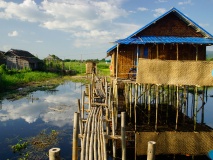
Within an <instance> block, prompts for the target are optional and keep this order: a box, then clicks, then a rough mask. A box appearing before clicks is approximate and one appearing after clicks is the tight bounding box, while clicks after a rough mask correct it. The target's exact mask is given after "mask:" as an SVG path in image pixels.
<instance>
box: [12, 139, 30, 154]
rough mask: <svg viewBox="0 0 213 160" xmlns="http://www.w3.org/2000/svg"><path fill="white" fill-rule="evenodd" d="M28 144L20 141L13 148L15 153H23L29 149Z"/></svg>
mask: <svg viewBox="0 0 213 160" xmlns="http://www.w3.org/2000/svg"><path fill="white" fill-rule="evenodd" d="M27 145H28V142H22V139H20V140H19V142H18V143H17V144H15V145H13V146H12V147H11V148H12V150H13V152H14V153H16V152H21V151H22V150H23V149H25V148H27Z"/></svg>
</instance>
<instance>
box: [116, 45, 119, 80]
mask: <svg viewBox="0 0 213 160" xmlns="http://www.w3.org/2000/svg"><path fill="white" fill-rule="evenodd" d="M118 52H119V44H118V43H117V55H116V80H117V78H118Z"/></svg>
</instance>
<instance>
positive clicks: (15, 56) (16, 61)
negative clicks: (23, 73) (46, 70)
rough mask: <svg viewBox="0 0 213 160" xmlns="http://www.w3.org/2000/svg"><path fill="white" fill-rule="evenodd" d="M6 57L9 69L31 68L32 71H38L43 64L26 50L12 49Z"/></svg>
mask: <svg viewBox="0 0 213 160" xmlns="http://www.w3.org/2000/svg"><path fill="white" fill-rule="evenodd" d="M5 56H6V65H7V68H8V69H13V68H15V69H23V68H30V69H32V70H37V69H39V68H40V65H41V64H42V61H41V60H40V59H38V58H37V57H35V56H34V55H32V54H31V53H30V52H28V51H24V50H17V49H10V50H9V51H7V52H6V53H5Z"/></svg>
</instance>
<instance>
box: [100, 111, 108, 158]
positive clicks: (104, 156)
mask: <svg viewBox="0 0 213 160" xmlns="http://www.w3.org/2000/svg"><path fill="white" fill-rule="evenodd" d="M101 117H103V109H102V108H101ZM103 126H104V125H103V119H102V118H101V136H102V142H103V143H102V147H103V159H104V160H107V151H106V140H105V137H104V128H103Z"/></svg>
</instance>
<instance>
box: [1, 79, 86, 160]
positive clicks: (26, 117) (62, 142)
mask: <svg viewBox="0 0 213 160" xmlns="http://www.w3.org/2000/svg"><path fill="white" fill-rule="evenodd" d="M82 90H84V86H82V85H81V83H73V82H66V83H64V84H61V85H59V86H58V87H56V88H55V89H54V90H52V91H36V92H33V93H30V94H29V95H28V96H27V97H24V98H21V99H19V100H15V101H11V100H7V99H3V100H2V102H1V104H0V149H1V150H0V160H7V159H10V160H12V159H18V157H21V158H22V157H24V155H26V153H29V154H31V156H32V155H33V154H34V157H36V156H37V158H35V159H42V160H43V159H48V157H47V156H46V154H48V150H49V149H50V148H52V147H59V148H61V155H62V156H61V157H62V158H63V159H71V141H72V124H73V115H74V112H76V111H77V110H78V106H77V99H80V98H81V91H82ZM52 132H57V133H58V136H57V140H58V141H57V143H53V144H50V145H49V146H47V147H46V148H44V150H43V151H42V150H39V149H38V148H36V149H35V148H33V147H32V145H28V148H27V149H26V151H22V152H21V153H23V155H21V156H20V155H19V153H13V152H12V149H11V146H12V145H15V144H17V143H18V142H19V141H20V140H22V141H21V142H24V141H27V140H29V139H32V137H36V136H38V135H39V134H40V133H45V134H44V135H51V133H52ZM37 141H39V140H37ZM37 150H38V151H37ZM32 151H33V152H34V153H31V152H32ZM39 155H40V156H42V155H43V157H38V156H39ZM31 159H33V156H32V157H31Z"/></svg>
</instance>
